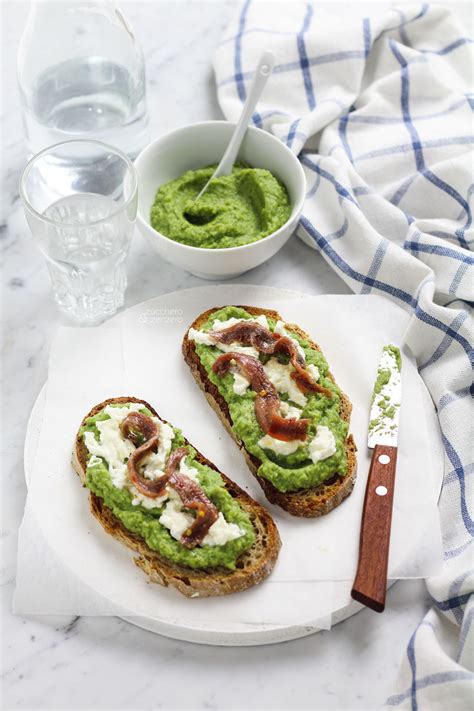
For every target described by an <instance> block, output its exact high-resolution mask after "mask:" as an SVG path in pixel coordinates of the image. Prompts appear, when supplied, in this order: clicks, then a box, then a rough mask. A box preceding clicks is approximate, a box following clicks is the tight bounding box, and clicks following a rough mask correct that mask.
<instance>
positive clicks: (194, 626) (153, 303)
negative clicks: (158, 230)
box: [24, 285, 442, 646]
mask: <svg viewBox="0 0 474 711" xmlns="http://www.w3.org/2000/svg"><path fill="white" fill-rule="evenodd" d="M211 288H212V289H214V290H215V291H214V292H213V294H215V302H214V303H216V304H219V303H229V302H231V300H233V301H234V303H239V302H241V301H242V300H243V301H245V302H246V303H252V301H255V302H257V301H267V302H268V301H272V300H273V301H275V300H282V299H301V298H302V297H304V296H306V295H305V294H302V293H300V292H293V291H286V290H281V289H273V288H269V287H255V286H248V285H245V286H239V285H227V286H224V287H219V286H214V287H202V288H198V289H192V290H191V289H188V290H185V291H183V292H176V293H175V294H173V295H170V294H166V295H163V296H161V297H157V298H154V299H151V300H149V301H147V302H144V303H142V304H138V305H136V306H134V307H132V308H131V309H129V310H128V312H127V314H128V316H130V315H133V316H136V317H137V319H138V318H139V317H140V315H141V314H143V313H151V312H160V309H162V308H163V307H166V306H167V305H169V303H170V297H171V296H172V297H173V298H172V301H173V303H174V306H175V308H179V303H180V297H181V295H186V299H188V300H189V298H190V296H192V294H193V292H198V291H200V290H202V289H211ZM243 293H244V294H245V296H244V297H243V296H242V294H243ZM123 316H124V313H122V314H119V315H118V316H116V317H115V318H116V319H120V318H123ZM425 394H426V401H427V408H426V412H427V418H428V420H429V425H430V427H432V428H434V430H436V428H437V418H436V414H435V412H434V408H433V405H432V403H431V400H430V399H429V396H428V395H427V393H426V391H425ZM45 396H46V388H45V387H43V389H42V390H41V392H40V394H39V396H38V398H37V400H36V402H35V405H34V407H33V409H32V412H31V415H30V419H29V423H28V428H27V434H26V440H25V448H24V462H25V478H26V481H27V484H28V482H29V480H30V477H31V473H32V468H33V462H34V461H35V456H36V450H37V445H38V440H39V434H40V431H41V426H42V421H43V411H44V406H45V400H46V398H45ZM436 477H437V479H439V482H440V484H441V478H442V469H441V467H439V468H438V471H437V472H436ZM409 554H410V552H409V551H407V556H408V555H409ZM157 593H159V589H158V590H157ZM361 608H362V606H361V605H359V604H358V603H356V602H351V603H350V604H349V605H346V606H344V607H340V608H339V609H333V610H332V624H337V623H338V622H340V621H342V620H344V619H347V618H348V617H350V616H351V615H353V614H355V613H356V612H358V611H359V610H360V609H361ZM122 617H123V619H125V620H127V621H129V622H131V623H132V624H135V625H137V626H139V627H142V628H144V629H147V630H149V631H152V632H155V633H159V634H162V635H165V636H167V637H172V638H174V639H179V640H184V641H190V642H196V643H201V644H215V645H226V646H250V645H259V644H272V643H277V642H282V641H286V640H292V639H297V638H300V637H304V636H306V635H309V634H312V633H314V632H316V631H318V629H320V627H319V626H318V620H317V619H309V620H308V619H302V620H301V622H299V623H298V624H296V625H295V624H292V625H273V624H253V625H250V624H239V623H227V622H226V623H222V622H218V623H216V624H212V623H211V624H209V623H208V622H206V624H205V625H203V624H202V623H201V624H200V623H199V620H196V622H195V623H194V621H193V622H192V623H191V622H189V620H187V621H186V623H179V622H176V621H172V622H167V621H164V620H163V619H155V618H153V617H142V616H133V617H128V616H127V615H122Z"/></svg>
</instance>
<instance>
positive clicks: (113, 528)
mask: <svg viewBox="0 0 474 711" xmlns="http://www.w3.org/2000/svg"><path fill="white" fill-rule="evenodd" d="M128 402H139V403H142V404H143V405H144V406H145V407H146V408H148V410H150V412H152V413H153V414H154V415H156V416H157V417H159V415H158V414H157V413H156V411H155V410H154V409H153V408H152V407H151V405H149V404H148V403H147V402H145V401H144V400H139V399H137V398H134V397H119V398H111V399H110V400H105V401H104V402H102V403H100V404H99V405H96V406H95V407H94V408H93V409H92V410H91V411H90V412H89V414H88V415H86V417H85V418H84V420H83V421H82V423H81V424H82V425H83V424H84V423H85V421H86V419H87V418H88V417H92V416H94V415H96V414H97V413H98V412H99V411H100V410H102V409H103V408H104V407H106V405H109V404H114V403H116V404H120V403H128ZM160 419H162V418H160ZM162 421H163V422H165V420H162ZM186 444H189V442H187V441H186ZM87 454H88V452H87V449H86V446H85V444H84V442H83V440H82V437H81V435H80V431H79V432H78V434H77V436H76V441H75V446H74V449H73V454H72V465H73V467H74V469H75V471H76V473H77V474H78V475H79V477H80V479H81V482H82V484H83V486H85V476H86V467H87ZM196 460H197V461H198V462H200V463H201V464H204V465H206V466H208V467H210V468H211V469H214V470H215V471H219V470H218V469H217V467H215V466H214V464H212V463H211V462H210V461H209V460H207V459H206V458H205V457H204V456H203V455H202V454H200V453H199V452H198V453H197V455H196ZM219 474H220V475H221V477H222V479H223V480H224V483H225V486H226V488H227V491H228V492H229V493H230V494H231V496H232V497H233V498H235V499H236V500H237V501H238V502H239V504H240V506H241V507H242V508H243V509H244V510H245V511H246V512H247V514H248V515H249V516H250V519H251V521H252V523H253V526H254V530H255V534H256V540H255V543H254V544H253V546H252V548H250V549H249V550H247V551H246V552H245V553H243V554H242V555H241V556H240V557H239V558H238V560H237V568H236V570H228V569H227V568H224V567H221V568H209V569H206V570H195V569H192V568H187V567H185V566H182V565H178V564H175V563H173V562H171V561H169V560H167V559H166V558H164V557H162V556H160V554H159V553H157V552H156V551H154V550H151V549H150V548H149V547H148V545H147V544H146V542H145V541H144V539H142V538H141V537H140V536H137V535H135V534H134V533H131V532H130V531H129V530H127V528H125V526H124V525H123V524H122V522H121V521H119V519H117V517H116V516H115V515H114V514H113V513H112V511H111V510H110V509H109V508H107V506H106V505H105V504H104V501H103V500H102V499H101V498H100V497H98V496H96V495H95V494H94V493H92V492H90V508H91V511H92V513H93V515H94V516H95V517H96V519H97V520H98V521H99V523H100V524H101V526H102V527H103V528H104V530H105V531H106V532H107V533H109V534H110V535H111V536H113V537H114V538H116V539H117V540H118V541H120V542H121V543H123V544H124V545H126V546H127V547H128V548H131V549H132V550H133V551H135V552H137V553H138V554H139V555H138V557H137V558H135V559H134V562H135V564H136V565H137V566H138V567H139V568H141V569H142V570H143V571H144V572H145V573H146V574H147V575H148V576H149V578H150V580H151V581H152V582H155V583H159V584H160V585H164V586H171V587H174V588H176V589H177V590H179V592H181V593H182V594H183V595H186V596H187V597H209V596H212V595H227V594H228V593H233V592H237V591H239V590H245V589H246V588H249V587H251V586H252V585H257V584H258V583H260V582H262V580H264V579H265V578H266V577H267V576H268V575H269V574H270V572H271V571H272V569H273V566H274V565H275V561H276V559H277V556H278V552H279V550H280V546H281V541H280V536H279V534H278V530H277V527H276V525H275V523H274V521H273V519H272V517H271V516H270V514H269V513H268V512H267V511H266V510H265V509H264V508H263V507H262V506H260V504H258V503H257V502H256V501H254V500H253V499H252V498H251V497H250V496H249V495H248V494H246V493H245V491H243V490H242V489H241V488H240V487H239V486H237V484H235V483H234V482H233V481H231V480H230V479H228V478H227V477H226V476H225V474H222V472H219Z"/></svg>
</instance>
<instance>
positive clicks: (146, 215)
mask: <svg viewBox="0 0 474 711" xmlns="http://www.w3.org/2000/svg"><path fill="white" fill-rule="evenodd" d="M233 129H234V124H232V123H230V122H229V121H205V122H203V123H194V124H190V125H189V126H183V127H182V128H178V129H176V130H174V131H171V133H167V134H166V135H164V136H161V138H157V139H156V140H155V141H153V142H152V143H150V144H149V145H148V146H147V147H146V148H144V150H143V151H142V152H141V153H140V155H139V156H138V157H137V159H136V160H135V166H136V169H137V172H138V215H137V223H138V227H139V229H140V231H141V233H142V234H143V235H145V237H146V238H147V239H148V241H149V243H150V244H151V246H152V247H153V249H155V250H156V251H157V252H158V254H159V255H160V256H161V257H163V258H164V259H166V260H167V261H168V262H171V263H172V264H175V265H176V266H178V267H181V268H182V269H186V270H187V271H188V272H191V273H192V274H195V275H196V276H199V277H202V278H204V279H230V278H231V277H235V276H237V275H239V274H242V273H243V272H246V271H248V270H249V269H253V267H256V266H258V265H259V264H262V262H265V261H266V260H267V259H270V257H273V255H274V254H275V253H276V252H277V251H278V250H279V249H280V248H281V247H283V245H284V244H285V242H286V241H287V239H288V238H289V236H290V235H291V233H292V232H293V230H294V229H295V227H296V225H297V223H298V220H299V217H300V215H301V210H302V209H303V202H304V198H305V194H306V180H305V176H304V172H303V169H302V167H301V165H300V163H299V161H298V159H297V158H296V156H295V155H294V154H293V153H292V152H291V151H290V150H289V148H287V147H286V146H285V145H284V144H283V143H282V142H281V141H279V140H278V139H277V138H275V137H274V136H272V135H271V134H270V133H267V132H266V131H263V130H261V129H258V128H253V127H250V128H249V129H248V130H247V133H246V135H245V138H244V141H243V144H242V147H241V150H240V153H239V156H238V158H239V160H244V161H246V162H247V163H249V164H250V165H251V166H252V167H254V168H267V169H268V170H269V171H270V172H271V173H273V175H275V176H276V177H277V178H279V179H280V180H281V181H282V183H283V184H284V185H285V186H286V189H287V190H288V194H289V196H290V201H291V205H292V211H291V216H290V219H289V220H288V221H287V222H286V223H285V224H284V225H283V226H282V227H280V229H279V230H277V231H276V232H273V233H272V234H270V235H268V237H264V238H263V239H261V240H259V241H258V242H252V243H251V244H245V245H242V246H241V247H228V248H226V249H203V248H200V247H189V246H188V245H185V244H181V243H180V242H175V241H174V240H172V239H169V238H168V237H165V235H162V234H160V232H157V231H156V230H155V229H154V228H153V227H152V226H151V224H150V210H151V206H152V204H153V201H154V199H155V195H156V191H157V190H158V188H159V187H160V185H163V183H166V182H168V181H169V180H173V179H174V178H179V176H180V175H182V174H183V173H185V172H186V171H187V170H195V169H197V168H203V167H205V166H207V165H210V164H211V163H218V162H219V160H220V159H221V157H222V155H223V153H224V150H225V148H226V146H227V143H228V142H229V140H230V137H231V134H232V131H233Z"/></svg>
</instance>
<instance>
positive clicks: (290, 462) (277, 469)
mask: <svg viewBox="0 0 474 711" xmlns="http://www.w3.org/2000/svg"><path fill="white" fill-rule="evenodd" d="M231 317H235V318H245V319H252V316H251V315H250V314H248V313H247V312H246V311H245V310H244V309H241V308H239V307H236V306H226V307H224V308H222V309H220V310H219V311H216V312H214V313H213V314H212V315H211V316H210V317H209V319H208V321H207V322H206V323H205V324H204V325H203V326H201V329H202V330H204V331H208V330H211V329H212V326H213V323H214V321H215V320H219V321H226V320H227V319H229V318H231ZM267 321H268V325H269V328H270V330H271V331H273V330H274V328H275V325H276V323H275V321H273V320H272V319H270V318H268V319H267ZM286 329H287V331H288V333H289V334H290V335H291V336H292V337H294V338H295V339H296V340H297V341H298V343H299V344H300V346H301V347H302V348H303V350H304V352H305V356H306V363H307V364H308V365H309V364H311V363H312V364H313V365H315V366H317V368H318V369H319V373H320V377H319V380H318V382H319V383H320V384H321V385H323V386H324V387H326V388H328V389H329V390H331V391H332V393H333V397H331V398H328V397H325V396H324V395H321V394H319V393H311V394H307V395H306V397H307V402H306V405H305V406H304V407H303V408H302V411H301V417H303V418H308V419H309V420H310V427H309V430H308V436H307V439H306V441H305V444H303V445H302V446H301V447H299V448H298V449H297V450H296V451H295V452H293V453H292V454H288V455H281V454H277V453H275V452H274V451H273V450H271V449H263V448H262V447H260V445H259V444H258V442H259V440H260V439H261V438H262V437H263V435H264V433H263V431H262V430H261V428H260V426H259V424H258V422H257V419H256V416H255V396H256V395H255V392H253V390H252V389H251V388H248V390H246V392H245V393H244V394H243V395H237V394H235V393H234V390H233V382H234V376H233V374H232V373H226V374H225V375H224V376H223V377H221V376H219V375H217V374H215V373H214V372H213V371H212V365H213V363H214V361H215V360H216V358H217V357H218V356H219V355H221V353H222V351H220V350H219V349H218V348H217V347H216V346H209V345H204V344H199V343H195V348H196V352H197V354H198V356H199V358H200V360H201V363H202V365H203V366H204V368H205V369H206V372H207V374H208V377H209V379H210V380H211V382H212V383H214V385H215V386H216V387H217V389H218V390H219V392H220V394H221V395H222V396H223V398H224V399H225V400H226V402H227V404H228V407H229V412H230V416H231V418H232V428H233V430H234V431H235V433H236V434H237V436H238V437H239V439H241V440H242V442H243V443H244V445H245V448H246V449H247V450H248V451H249V452H250V453H251V454H253V455H254V456H255V457H257V458H258V459H259V460H260V461H261V462H262V463H261V465H260V467H259V469H258V475H259V476H262V477H264V478H265V479H268V480H269V481H271V483H272V484H273V486H275V488H276V489H278V490H279V491H282V492H288V491H298V490H303V489H308V488H310V487H312V486H317V485H318V484H322V483H323V482H324V481H325V480H326V479H330V478H331V477H332V476H333V475H334V474H339V475H341V476H344V475H345V474H346V473H347V455H346V450H345V442H346V438H347V432H348V423H347V422H345V421H344V420H342V419H341V416H340V405H341V391H340V389H339V388H338V386H337V385H336V384H335V383H334V382H333V381H332V380H331V379H330V378H329V377H327V373H328V370H329V367H328V364H327V362H326V359H325V358H324V356H323V354H322V353H321V352H320V351H318V350H315V349H314V348H311V346H310V344H309V343H308V341H307V340H305V339H304V338H302V337H301V336H300V335H299V334H298V333H296V332H293V331H291V329H290V328H289V327H286ZM260 359H261V360H264V356H262V354H260ZM280 398H281V399H282V400H286V401H287V402H288V403H289V404H290V405H293V404H294V403H292V402H291V400H289V399H288V396H287V395H286V394H284V393H282V394H280ZM319 425H323V426H326V427H328V428H329V429H330V430H331V432H332V433H333V435H334V438H335V442H336V451H335V453H334V454H333V455H331V456H330V457H328V458H326V459H322V460H320V461H317V462H313V461H312V460H311V458H310V456H309V449H308V445H307V443H309V442H310V441H311V440H312V439H313V437H314V436H315V434H316V429H317V427H318V426H319Z"/></svg>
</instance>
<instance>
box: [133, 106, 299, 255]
mask: <svg viewBox="0 0 474 711" xmlns="http://www.w3.org/2000/svg"><path fill="white" fill-rule="evenodd" d="M216 124H220V125H230V126H235V122H234V121H227V120H225V119H215V120H209V121H197V122H195V123H188V124H185V125H184V126H178V127H177V128H173V129H172V130H171V131H168V132H167V133H164V134H163V135H161V136H158V137H157V138H155V139H154V140H153V141H150V143H149V144H148V145H147V146H145V148H143V149H142V150H141V151H140V153H139V154H138V156H137V157H136V158H135V160H134V165H135V168H136V171H137V174H138V185H139V188H140V169H139V166H138V163H139V162H140V161H141V160H143V157H144V156H145V154H146V153H147V152H149V151H150V149H151V148H152V147H153V146H155V145H156V144H157V143H162V142H165V141H166V140H167V139H169V138H170V137H171V136H173V135H174V134H177V133H181V132H184V131H187V130H189V129H194V128H196V129H197V128H203V127H204V126H211V125H216ZM247 130H250V131H251V132H261V133H263V134H265V135H266V136H267V137H268V138H269V139H270V140H271V141H273V142H276V143H277V144H279V146H280V147H281V148H283V149H284V152H286V153H287V155H288V156H289V157H290V158H289V159H290V160H292V161H294V162H295V163H296V165H297V170H298V172H299V174H300V178H301V179H302V186H303V189H302V192H301V195H300V196H299V198H298V200H297V201H296V202H295V204H294V205H293V206H292V211H291V214H290V216H289V218H288V219H287V220H286V222H285V223H284V224H283V225H281V226H280V227H279V228H278V229H277V230H275V232H271V233H270V234H269V235H266V237H262V238H261V239H258V240H255V241H254V242H248V243H247V244H241V245H239V246H238V247H193V246H192V245H190V244H183V243H182V242H179V241H178V240H175V239H172V238H171V237H167V236H166V235H164V234H163V233H162V232H159V231H158V230H156V229H155V228H154V227H153V226H152V225H151V224H150V222H147V221H146V220H145V219H144V218H143V217H142V216H141V214H140V207H139V206H138V210H137V221H138V222H139V223H140V224H141V225H143V226H144V227H145V228H146V229H147V230H152V231H153V232H154V233H155V234H157V235H158V236H159V237H161V238H162V239H163V240H165V241H166V242H167V243H171V244H173V245H176V246H177V247H178V248H182V249H183V250H187V251H189V252H194V253H202V254H209V253H218V254H223V253H233V252H236V251H238V250H244V249H249V248H251V247H255V246H256V245H260V244H262V243H263V242H266V241H270V240H271V239H272V238H276V237H278V236H279V235H280V234H281V232H282V231H283V230H284V229H286V228H287V227H288V225H290V224H291V222H293V221H294V220H298V219H299V217H300V215H301V211H302V209H303V205H304V201H305V198H306V176H305V174H304V170H303V167H302V165H301V163H300V161H299V160H298V158H297V156H296V155H295V154H294V153H293V152H292V151H291V150H290V149H289V148H288V146H287V145H286V144H285V143H283V141H280V139H279V138H277V137H276V136H274V135H273V134H272V133H269V132H268V131H265V130H264V129H262V128H258V127H257V126H248V129H247ZM285 188H286V185H285Z"/></svg>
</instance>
